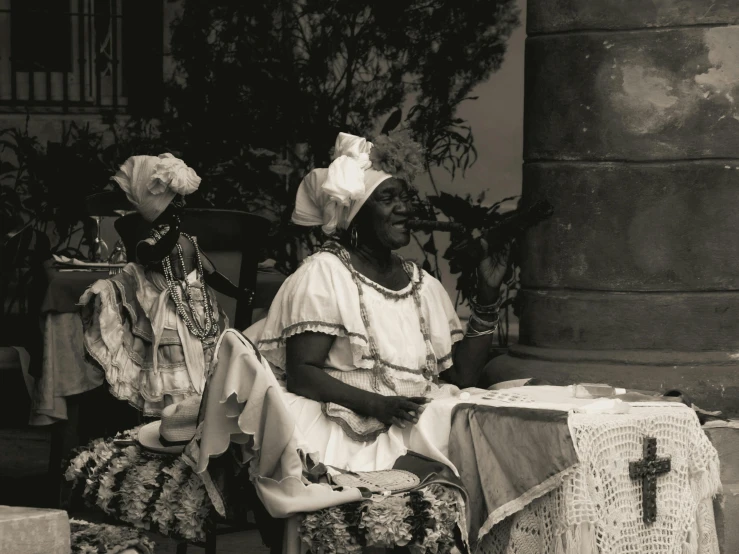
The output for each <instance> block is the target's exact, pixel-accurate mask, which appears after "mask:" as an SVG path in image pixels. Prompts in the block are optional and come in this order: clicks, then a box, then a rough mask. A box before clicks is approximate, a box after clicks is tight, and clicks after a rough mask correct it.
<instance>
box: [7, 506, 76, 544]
mask: <svg viewBox="0 0 739 554" xmlns="http://www.w3.org/2000/svg"><path fill="white" fill-rule="evenodd" d="M70 548H71V544H70V530H69V518H68V517H67V512H65V511H62V510H43V509H38V508H23V507H16V506H0V552H12V553H13V554H69V551H70Z"/></svg>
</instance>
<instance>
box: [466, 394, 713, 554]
mask: <svg viewBox="0 0 739 554" xmlns="http://www.w3.org/2000/svg"><path fill="white" fill-rule="evenodd" d="M518 390H521V389H518ZM529 405H530V406H531V404H529ZM569 427H570V432H571V434H572V438H573V441H574V444H575V448H576V450H577V454H578V459H579V463H578V465H577V467H576V469H575V471H574V472H573V473H571V474H570V475H569V476H568V477H566V478H565V480H564V482H563V484H562V486H560V487H558V488H556V489H555V490H553V491H551V492H549V493H548V494H546V495H544V496H543V497H541V498H539V499H537V500H535V501H533V502H532V503H531V504H529V505H528V506H527V507H525V508H524V509H523V510H521V511H519V512H518V513H516V514H514V515H512V516H510V517H508V518H506V519H504V520H503V521H501V522H499V523H497V524H496V525H494V526H493V528H492V530H491V531H490V533H488V534H487V535H486V536H485V537H484V538H483V540H482V541H481V542H480V544H479V545H478V549H477V550H478V552H479V553H484V554H591V553H592V554H718V552H719V547H718V539H717V536H716V526H715V520H714V515H713V497H714V496H715V495H717V494H718V493H719V492H720V490H721V484H720V475H719V459H718V454H717V452H716V450H715V449H714V448H713V446H712V445H711V443H710V442H709V440H708V438H707V437H706V435H705V434H704V432H703V430H702V429H701V427H700V424H699V422H698V419H697V417H696V416H695V414H694V412H693V411H692V410H691V409H689V408H687V407H686V406H683V405H681V404H675V403H658V402H655V403H634V404H631V408H630V411H629V413H626V414H593V413H577V412H576V411H573V412H571V413H570V415H569ZM645 437H654V438H656V439H657V456H658V457H669V458H671V466H672V467H671V470H670V471H669V472H668V473H666V474H663V475H660V476H659V477H658V478H657V520H656V522H655V523H653V524H651V525H647V524H645V523H644V522H643V521H642V509H641V506H642V484H641V481H640V480H637V481H632V480H631V478H630V477H629V462H630V461H638V460H641V459H642V458H643V439H644V438H645Z"/></svg>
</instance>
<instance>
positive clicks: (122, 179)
mask: <svg viewBox="0 0 739 554" xmlns="http://www.w3.org/2000/svg"><path fill="white" fill-rule="evenodd" d="M113 180H114V181H115V182H116V183H118V185H119V186H120V187H121V189H123V192H125V193H126V197H128V201H129V202H131V204H133V205H134V207H135V208H136V211H138V212H139V213H140V214H141V215H142V217H143V218H144V219H145V220H146V221H148V222H150V223H151V222H153V221H154V220H155V219H156V218H157V217H159V216H160V215H161V214H162V213H163V212H164V210H166V209H167V206H169V203H170V202H172V199H173V198H174V197H175V196H176V195H177V194H180V195H182V196H187V195H188V194H192V193H193V192H195V191H196V190H198V187H199V186H200V177H198V174H197V173H195V170H193V169H192V168H190V167H187V165H186V164H185V162H183V161H182V160H181V159H179V158H175V157H174V156H173V155H172V154H161V155H159V156H131V157H130V158H128V159H127V160H126V161H125V163H124V164H123V165H122V166H121V168H120V169H119V170H118V173H116V174H115V176H114V177H113Z"/></svg>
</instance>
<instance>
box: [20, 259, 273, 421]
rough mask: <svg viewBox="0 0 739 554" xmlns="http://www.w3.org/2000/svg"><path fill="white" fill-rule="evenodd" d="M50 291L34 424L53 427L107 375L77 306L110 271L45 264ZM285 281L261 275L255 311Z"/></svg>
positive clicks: (265, 305)
mask: <svg viewBox="0 0 739 554" xmlns="http://www.w3.org/2000/svg"><path fill="white" fill-rule="evenodd" d="M45 270H46V277H47V288H46V292H45V294H44V300H43V302H42V305H41V328H42V334H43V361H42V364H41V365H40V369H39V370H38V371H37V372H36V374H35V375H34V377H35V378H36V385H35V390H34V398H33V405H32V413H31V419H30V424H31V425H49V424H52V423H54V422H56V421H64V420H67V419H68V413H67V400H66V399H67V398H68V397H70V396H73V395H78V394H82V393H85V392H88V391H91V390H93V389H96V388H97V387H99V386H100V385H102V384H103V382H104V380H105V376H104V374H103V373H102V372H101V371H100V370H99V369H98V368H97V367H96V366H94V365H92V364H90V363H89V362H88V361H87V360H86V359H85V352H84V346H83V340H82V321H81V319H80V317H79V315H78V307H77V301H78V300H79V297H80V296H81V295H82V293H83V292H84V291H85V289H86V288H87V287H88V286H90V285H91V284H92V283H94V282H95V281H97V280H98V279H105V278H107V276H108V272H107V271H59V270H58V269H57V268H55V267H54V265H53V263H52V261H51V260H50V261H49V262H47V263H46V265H45ZM284 280H285V276H284V275H283V274H281V273H279V272H278V271H276V270H271V269H260V270H259V271H258V272H257V290H256V294H255V297H254V304H253V307H254V308H255V310H257V309H262V310H265V309H268V308H269V305H270V304H271V302H272V299H273V298H274V297H275V295H276V294H277V291H278V290H279V288H280V286H281V285H282V282H283V281H284Z"/></svg>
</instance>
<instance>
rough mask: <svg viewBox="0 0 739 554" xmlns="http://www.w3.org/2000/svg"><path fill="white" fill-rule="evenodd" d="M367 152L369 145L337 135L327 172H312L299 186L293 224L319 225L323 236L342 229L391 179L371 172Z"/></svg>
mask: <svg viewBox="0 0 739 554" xmlns="http://www.w3.org/2000/svg"><path fill="white" fill-rule="evenodd" d="M370 150H372V143H371V142H368V141H366V140H365V139H363V138H361V137H357V136H354V135H349V134H347V133H339V136H338V137H337V138H336V145H335V147H334V161H332V162H331V164H330V165H329V166H328V168H318V169H314V170H313V171H311V172H310V173H309V174H308V175H306V176H305V178H304V179H303V181H302V182H301V183H300V187H298V195H297V198H296V199H295V210H294V211H293V215H292V221H293V223H295V224H297V225H303V226H306V227H313V226H316V225H322V229H323V232H324V233H326V234H327V235H331V234H333V233H334V232H335V231H336V229H337V228H339V229H346V228H347V227H348V226H349V223H351V221H352V219H354V216H356V215H357V212H359V209H360V208H361V207H362V206H363V205H364V203H365V202H366V201H367V199H368V198H369V197H370V196H371V195H372V193H373V192H374V191H375V189H376V188H377V187H378V186H379V185H380V184H381V183H382V182H383V181H385V180H387V179H389V178H390V177H392V175H390V174H389V173H385V172H384V171H377V170H375V169H372V162H371V161H370V159H369V153H370Z"/></svg>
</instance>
